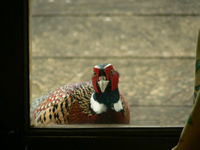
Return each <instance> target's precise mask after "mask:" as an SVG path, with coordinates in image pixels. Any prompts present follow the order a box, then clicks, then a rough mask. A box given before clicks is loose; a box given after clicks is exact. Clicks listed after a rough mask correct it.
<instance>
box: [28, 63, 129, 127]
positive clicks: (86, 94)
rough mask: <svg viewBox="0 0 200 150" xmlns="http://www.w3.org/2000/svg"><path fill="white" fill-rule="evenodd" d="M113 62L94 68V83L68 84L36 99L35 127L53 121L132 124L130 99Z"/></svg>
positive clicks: (33, 121) (34, 110) (34, 109)
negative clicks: (119, 86)
mask: <svg viewBox="0 0 200 150" xmlns="http://www.w3.org/2000/svg"><path fill="white" fill-rule="evenodd" d="M118 82H119V73H118V72H117V71H115V70H114V68H113V65H112V64H100V65H96V66H94V68H93V75H92V82H82V83H73V84H69V85H64V86H62V87H60V88H58V89H57V90H55V91H52V92H50V93H48V94H46V95H45V96H42V97H41V98H39V99H35V100H33V102H32V111H31V122H32V124H33V125H34V126H39V125H49V124H88V123H90V124H129V122H130V110H129V105H128V101H127V100H126V99H125V97H124V96H123V95H122V94H121V93H120V92H119V89H118Z"/></svg>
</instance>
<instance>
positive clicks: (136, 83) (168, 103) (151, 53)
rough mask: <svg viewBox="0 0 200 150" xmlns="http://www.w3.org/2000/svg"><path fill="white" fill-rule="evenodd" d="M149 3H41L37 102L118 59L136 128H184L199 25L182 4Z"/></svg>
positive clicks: (35, 16)
mask: <svg viewBox="0 0 200 150" xmlns="http://www.w3.org/2000/svg"><path fill="white" fill-rule="evenodd" d="M146 3H148V2H131V1H123V3H122V2H121V1H117V2H114V1H98V2H94V1H64V0H63V1H54V0H48V1H38V0H34V1H33V2H32V57H31V59H32V74H31V76H32V77H31V79H32V88H31V89H32V99H34V98H38V97H40V96H42V95H45V94H46V93H48V92H50V91H53V90H55V89H57V88H58V87H60V86H62V85H65V84H70V83H76V82H84V81H90V80H91V75H92V67H93V66H95V65H96V64H100V63H112V64H113V65H114V67H115V68H116V69H117V70H118V71H119V73H120V81H119V89H120V91H121V92H122V93H123V94H124V95H125V97H126V98H127V99H128V102H129V105H130V112H131V122H130V124H131V125H135V126H183V125H184V124H185V120H186V119H187V117H188V114H189V112H190V110H191V107H192V105H193V86H194V70H195V46H196V40H195V38H196V36H194V35H196V31H198V28H199V22H198V21H197V20H196V16H195V17H193V16H191V15H190V13H189V12H186V13H187V15H185V16H183V15H182V14H183V13H185V12H184V11H183V10H180V9H179V8H181V7H182V4H180V3H176V4H173V6H174V7H176V8H177V9H174V8H170V6H168V5H171V4H170V3H169V4H165V3H160V2H156V6H157V7H159V8H161V9H162V11H161V10H155V9H154V10H151V9H152V8H153V6H152V4H151V3H150V2H149V3H148V5H147V6H148V7H146ZM184 7H185V6H184ZM143 8H146V9H145V10H143ZM167 8H169V9H171V11H172V12H173V13H168V10H167ZM150 10H151V11H150ZM176 10H180V11H181V12H180V14H179V13H178V12H176ZM149 11H150V13H149ZM174 14H175V15H174ZM186 31H187V32H186Z"/></svg>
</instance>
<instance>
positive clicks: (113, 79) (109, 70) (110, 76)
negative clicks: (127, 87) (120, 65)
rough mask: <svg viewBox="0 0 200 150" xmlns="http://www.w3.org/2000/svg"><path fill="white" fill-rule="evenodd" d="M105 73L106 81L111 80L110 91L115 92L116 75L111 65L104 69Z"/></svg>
mask: <svg viewBox="0 0 200 150" xmlns="http://www.w3.org/2000/svg"><path fill="white" fill-rule="evenodd" d="M105 73H106V78H107V80H109V79H110V80H111V86H112V91H113V90H115V89H116V88H117V86H118V83H119V75H118V73H117V72H116V71H115V70H114V69H113V66H112V65H110V66H108V67H106V68H105Z"/></svg>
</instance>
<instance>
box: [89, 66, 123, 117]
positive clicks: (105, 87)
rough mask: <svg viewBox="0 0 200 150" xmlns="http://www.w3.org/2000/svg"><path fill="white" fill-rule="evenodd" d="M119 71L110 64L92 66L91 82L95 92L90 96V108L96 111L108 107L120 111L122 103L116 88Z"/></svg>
mask: <svg viewBox="0 0 200 150" xmlns="http://www.w3.org/2000/svg"><path fill="white" fill-rule="evenodd" d="M118 83H119V73H118V72H117V71H116V70H115V69H114V68H113V65H112V64H100V65H96V66H94V68H93V76H92V84H93V87H94V90H95V92H94V93H93V95H92V97H91V108H93V110H94V111H95V112H96V113H99V114H100V113H102V112H105V111H107V110H108V109H113V110H115V111H117V112H118V111H121V110H122V109H123V108H122V104H121V100H120V94H119V90H118Z"/></svg>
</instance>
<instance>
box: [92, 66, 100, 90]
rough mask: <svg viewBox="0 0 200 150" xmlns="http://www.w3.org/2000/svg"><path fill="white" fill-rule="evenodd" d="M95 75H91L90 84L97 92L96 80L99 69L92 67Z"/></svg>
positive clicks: (97, 79)
mask: <svg viewBox="0 0 200 150" xmlns="http://www.w3.org/2000/svg"><path fill="white" fill-rule="evenodd" d="M93 71H94V73H95V75H93V76H92V84H93V87H94V90H95V91H96V92H97V93H99V90H98V88H97V81H99V69H98V68H94V69H93Z"/></svg>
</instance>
